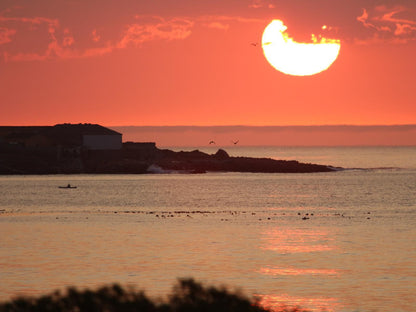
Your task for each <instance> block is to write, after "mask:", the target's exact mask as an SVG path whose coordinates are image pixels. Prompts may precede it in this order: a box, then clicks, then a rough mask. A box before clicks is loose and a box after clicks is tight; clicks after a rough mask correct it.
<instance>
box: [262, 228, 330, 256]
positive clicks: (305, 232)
mask: <svg viewBox="0 0 416 312" xmlns="http://www.w3.org/2000/svg"><path fill="white" fill-rule="evenodd" d="M262 239H263V240H264V244H263V246H261V248H262V249H264V250H272V251H276V252H278V253H281V254H290V253H300V252H316V251H330V250H333V249H335V246H334V245H333V238H332V237H331V236H330V234H329V233H328V232H326V231H324V230H317V229H314V230H309V229H301V228H297V229H293V228H273V229H272V230H268V231H266V232H263V233H262Z"/></svg>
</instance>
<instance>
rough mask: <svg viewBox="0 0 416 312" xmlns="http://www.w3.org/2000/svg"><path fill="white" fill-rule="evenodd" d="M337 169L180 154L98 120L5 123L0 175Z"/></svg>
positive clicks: (0, 130) (0, 140)
mask: <svg viewBox="0 0 416 312" xmlns="http://www.w3.org/2000/svg"><path fill="white" fill-rule="evenodd" d="M334 170H336V169H335V168H333V167H330V166H325V165H317V164H306V163H300V162H298V161H295V160H290V161H287V160H274V159H270V158H252V157H231V156H229V155H228V153H227V152H226V151H224V150H223V149H219V150H218V151H217V152H216V153H215V154H212V155H210V154H206V153H203V152H201V151H199V150H194V151H191V152H184V151H180V152H174V151H172V150H168V149H159V148H157V147H156V144H155V143H153V142H142V143H134V142H125V143H122V134H121V133H118V132H116V131H113V130H111V129H108V128H105V127H102V126H100V125H93V124H76V125H74V124H61V125H55V126H45V127H0V174H71V173H135V174H141V173H171V172H179V173H205V172H265V173H276V172H282V173H289V172H292V173H295V172H297V173H304V172H329V171H334Z"/></svg>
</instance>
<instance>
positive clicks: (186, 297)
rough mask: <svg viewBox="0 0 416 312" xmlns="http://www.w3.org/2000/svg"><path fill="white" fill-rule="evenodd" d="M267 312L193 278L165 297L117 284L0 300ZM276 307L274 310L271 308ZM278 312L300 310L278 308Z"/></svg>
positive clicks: (17, 304) (3, 307)
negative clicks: (157, 297) (150, 295)
mask: <svg viewBox="0 0 416 312" xmlns="http://www.w3.org/2000/svg"><path fill="white" fill-rule="evenodd" d="M32 311H33V312H61V311H63V312H66V311H68V312H84V311H85V312H114V311H117V312H118V311H120V312H130V311H131V312H133V311H140V312H142V311H143V312H193V311H198V312H211V311H212V312H269V311H272V310H269V309H266V308H263V307H261V306H260V302H259V301H258V300H256V299H249V298H247V297H246V296H244V295H242V294H241V293H240V292H238V291H235V292H231V291H229V290H228V289H227V288H226V287H212V286H209V287H208V286H204V285H202V284H200V283H197V282H195V281H194V280H193V279H180V280H178V282H177V284H176V285H175V286H174V287H173V292H172V294H170V295H169V296H168V297H167V299H166V300H151V299H149V298H148V297H147V296H146V295H145V294H144V292H143V291H136V290H134V289H133V288H128V289H125V288H123V287H121V286H119V285H117V284H114V285H112V286H104V287H101V288H98V289H97V290H95V291H91V290H83V291H80V290H78V289H76V288H73V287H71V288H68V289H67V291H66V293H65V294H62V293H61V292H59V291H56V292H54V293H52V294H49V295H45V296H41V297H37V298H34V297H22V298H17V299H13V300H11V301H9V302H5V303H2V304H0V312H32ZM273 311H277V310H273ZM279 311H280V312H296V311H301V310H299V309H297V308H294V309H286V308H281V309H280V310H279Z"/></svg>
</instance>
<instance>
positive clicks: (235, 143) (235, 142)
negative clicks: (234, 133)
mask: <svg viewBox="0 0 416 312" xmlns="http://www.w3.org/2000/svg"><path fill="white" fill-rule="evenodd" d="M231 142H233V143H234V145H237V143H238V142H240V140H237V141H231Z"/></svg>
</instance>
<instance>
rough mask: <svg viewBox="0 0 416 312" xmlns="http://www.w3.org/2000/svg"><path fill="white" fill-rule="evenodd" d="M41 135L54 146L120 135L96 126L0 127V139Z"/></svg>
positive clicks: (87, 124)
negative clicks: (48, 139)
mask: <svg viewBox="0 0 416 312" xmlns="http://www.w3.org/2000/svg"><path fill="white" fill-rule="evenodd" d="M33 135H43V136H45V137H48V138H50V139H52V140H53V141H54V142H55V144H64V145H80V144H82V137H83V136H84V135H118V136H121V135H122V134H121V133H119V132H117V131H114V130H111V129H109V128H106V127H103V126H100V125H97V124H89V123H84V124H69V123H65V124H57V125H54V126H0V137H3V138H7V137H9V138H19V137H20V138H25V137H30V136H33Z"/></svg>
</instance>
